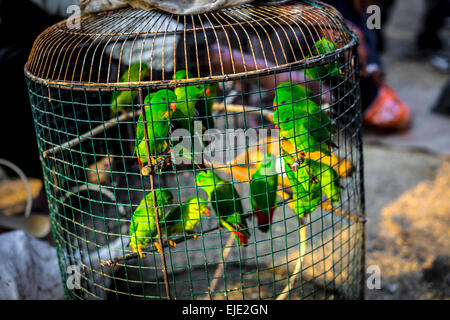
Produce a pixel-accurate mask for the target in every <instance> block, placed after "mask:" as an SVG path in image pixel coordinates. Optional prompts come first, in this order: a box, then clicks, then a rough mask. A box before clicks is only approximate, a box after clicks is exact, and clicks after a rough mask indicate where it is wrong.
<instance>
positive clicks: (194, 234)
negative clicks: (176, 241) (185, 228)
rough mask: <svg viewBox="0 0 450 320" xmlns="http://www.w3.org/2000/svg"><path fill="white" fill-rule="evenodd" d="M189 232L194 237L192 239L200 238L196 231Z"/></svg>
mask: <svg viewBox="0 0 450 320" xmlns="http://www.w3.org/2000/svg"><path fill="white" fill-rule="evenodd" d="M188 234H189V235H190V236H191V237H192V239H198V234H196V233H195V232H188Z"/></svg>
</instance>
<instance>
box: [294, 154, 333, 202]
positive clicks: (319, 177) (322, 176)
mask: <svg viewBox="0 0 450 320" xmlns="http://www.w3.org/2000/svg"><path fill="white" fill-rule="evenodd" d="M299 171H305V172H306V174H307V175H308V176H309V177H311V181H313V183H314V182H315V184H317V185H318V188H319V189H320V193H321V195H326V197H327V199H328V200H330V201H331V203H332V204H338V203H339V201H340V199H341V184H340V177H339V175H338V174H337V173H336V171H335V170H334V169H333V168H331V167H329V166H327V165H326V164H324V163H320V162H317V161H314V160H311V159H305V162H304V164H303V165H302V166H301V167H300V170H299Z"/></svg>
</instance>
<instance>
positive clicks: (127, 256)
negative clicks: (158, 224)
mask: <svg viewBox="0 0 450 320" xmlns="http://www.w3.org/2000/svg"><path fill="white" fill-rule="evenodd" d="M218 229H219V227H215V228H212V229H209V230H206V231H203V233H202V234H207V233H210V232H213V231H216V230H218ZM196 236H198V235H196V234H189V235H186V236H183V237H180V238H177V239H175V240H174V241H173V242H175V243H176V244H178V243H181V242H184V241H187V240H190V239H194V238H195V237H196ZM168 246H169V244H168V241H163V243H162V247H163V248H165V247H168ZM145 249H146V251H154V247H153V245H150V246H147V247H146V248H145ZM138 257H139V253H137V252H130V253H127V254H125V255H123V256H120V257H117V258H114V259H112V260H102V261H101V262H100V265H101V266H102V267H104V266H109V267H115V266H116V265H118V264H119V263H121V262H123V261H126V260H131V259H136V258H138Z"/></svg>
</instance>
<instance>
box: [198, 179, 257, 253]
mask: <svg viewBox="0 0 450 320" xmlns="http://www.w3.org/2000/svg"><path fill="white" fill-rule="evenodd" d="M196 183H197V186H199V187H200V188H202V189H203V190H204V191H205V192H206V193H207V194H208V197H209V200H210V201H211V203H212V207H213V209H214V211H215V212H216V215H217V217H218V218H219V225H221V226H222V227H225V228H227V229H228V230H230V231H232V232H233V233H234V234H235V237H236V240H237V242H238V243H239V244H241V245H243V246H244V247H245V246H246V245H247V242H248V238H250V231H249V229H248V226H247V222H246V220H245V217H244V208H243V206H242V203H241V200H240V196H239V194H238V192H237V190H236V188H234V186H233V185H232V184H231V183H230V182H228V181H226V180H224V179H222V178H221V177H219V176H218V175H216V174H214V173H212V172H211V171H202V172H200V173H198V174H197V176H196ZM238 234H239V235H238Z"/></svg>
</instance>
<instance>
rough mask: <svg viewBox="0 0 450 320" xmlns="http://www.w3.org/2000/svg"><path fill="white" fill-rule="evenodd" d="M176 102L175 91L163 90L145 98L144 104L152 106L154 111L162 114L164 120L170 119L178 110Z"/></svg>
mask: <svg viewBox="0 0 450 320" xmlns="http://www.w3.org/2000/svg"><path fill="white" fill-rule="evenodd" d="M176 101H177V96H176V95H175V93H174V92H173V91H171V90H168V89H162V90H159V91H156V92H155V93H152V94H151V95H149V96H147V97H145V101H144V103H145V104H146V105H150V106H151V108H152V110H155V111H156V112H158V113H161V115H162V118H163V119H168V118H169V116H172V114H173V113H174V112H175V110H176V109H177V104H176ZM149 102H150V103H149Z"/></svg>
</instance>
